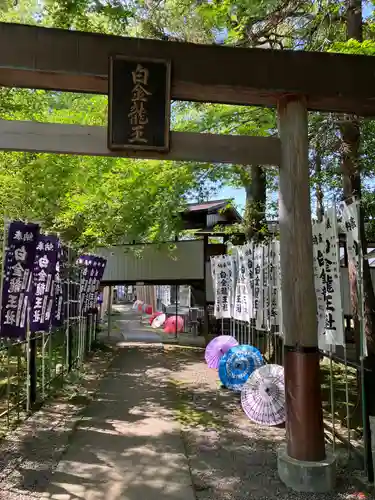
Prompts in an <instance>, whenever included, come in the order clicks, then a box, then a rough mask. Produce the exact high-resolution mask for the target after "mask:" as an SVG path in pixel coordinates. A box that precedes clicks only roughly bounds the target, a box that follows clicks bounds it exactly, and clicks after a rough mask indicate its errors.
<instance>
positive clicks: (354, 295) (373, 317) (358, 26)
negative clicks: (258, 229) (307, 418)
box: [340, 0, 375, 482]
mask: <svg viewBox="0 0 375 500" xmlns="http://www.w3.org/2000/svg"><path fill="white" fill-rule="evenodd" d="M346 16H347V20H346V22H347V33H346V34H347V39H352V38H353V39H355V40H358V41H359V42H362V40H363V30H362V1H361V0H347V1H346ZM340 132H341V138H342V156H341V168H342V178H343V191H344V198H345V200H346V202H347V203H350V202H351V201H352V197H354V196H355V197H356V198H357V199H360V198H361V170H360V160H359V147H360V140H361V132H360V125H359V122H358V120H357V119H356V118H355V117H353V116H345V117H344V119H343V120H342V121H341V123H340ZM359 235H360V239H361V246H362V252H363V255H365V254H366V253H367V241H366V235H365V224H364V214H363V210H362V207H360V208H359ZM348 273H349V286H350V299H351V305H352V314H353V320H354V335H355V343H356V351H357V355H358V354H359V353H360V352H361V345H360V340H361V339H360V320H359V312H360V311H359V307H360V305H361V304H359V300H358V289H357V280H358V276H357V270H356V268H355V266H354V265H353V263H352V262H350V260H349V262H348ZM362 280H363V298H362V300H363V303H364V318H363V321H364V334H365V338H366V342H367V351H368V356H367V358H366V360H365V367H366V368H367V369H369V371H367V370H366V371H365V375H364V380H363V384H364V390H365V401H363V400H362V398H361V404H362V406H363V405H365V408H364V409H365V415H366V421H365V422H364V430H365V434H364V440H365V444H366V448H365V449H366V457H365V460H366V464H367V475H368V479H369V481H370V482H373V480H374V471H373V457H372V452H371V448H372V445H371V441H373V440H374V436H372V435H371V433H370V423H371V424H372V425H373V424H374V420H375V396H374V394H375V380H374V367H375V329H374V327H375V294H374V287H373V284H372V279H371V274H370V266H369V262H368V260H364V261H363V276H362ZM358 378H360V377H358ZM360 382H361V383H362V380H361V381H360ZM358 388H360V386H358Z"/></svg>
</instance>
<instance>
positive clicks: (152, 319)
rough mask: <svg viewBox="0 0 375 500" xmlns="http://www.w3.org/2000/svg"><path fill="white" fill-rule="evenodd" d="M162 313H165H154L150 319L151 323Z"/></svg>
mask: <svg viewBox="0 0 375 500" xmlns="http://www.w3.org/2000/svg"><path fill="white" fill-rule="evenodd" d="M161 314H163V313H161V312H156V313H154V314H152V316H151V318H150V319H149V323H150V325H151V324H152V322H153V321H154V319H155V318H157V317H158V316H160V315H161Z"/></svg>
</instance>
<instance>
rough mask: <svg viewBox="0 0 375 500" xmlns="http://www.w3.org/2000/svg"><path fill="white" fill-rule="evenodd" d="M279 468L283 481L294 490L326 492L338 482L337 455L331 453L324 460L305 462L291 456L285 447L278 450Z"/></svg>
mask: <svg viewBox="0 0 375 500" xmlns="http://www.w3.org/2000/svg"><path fill="white" fill-rule="evenodd" d="M277 469H278V472H279V477H280V479H281V481H282V482H283V483H284V484H285V485H286V486H288V488H291V489H292V490H294V491H299V492H306V493H326V492H328V491H332V490H333V489H334V487H335V484H336V457H335V456H334V455H332V454H331V453H327V456H326V459H325V460H323V461H322V462H304V461H302V460H296V459H294V458H291V457H289V456H288V454H287V452H286V448H285V447H283V448H281V449H280V450H279V452H278V457H277Z"/></svg>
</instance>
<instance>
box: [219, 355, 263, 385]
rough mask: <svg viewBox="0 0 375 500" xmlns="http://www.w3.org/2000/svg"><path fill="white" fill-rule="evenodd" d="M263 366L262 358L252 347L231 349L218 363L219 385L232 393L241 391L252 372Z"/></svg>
mask: <svg viewBox="0 0 375 500" xmlns="http://www.w3.org/2000/svg"><path fill="white" fill-rule="evenodd" d="M263 364H264V360H263V357H262V355H261V353H260V351H258V349H256V348H255V347H253V346H252V345H238V346H234V347H231V348H230V349H229V351H227V352H226V354H224V356H223V357H222V358H221V360H220V363H219V377H220V380H221V383H222V384H223V385H224V386H225V387H227V388H228V389H231V390H232V391H238V392H239V391H241V389H242V386H243V384H244V383H245V382H246V381H247V379H248V378H249V377H250V375H251V374H252V373H253V371H254V370H256V369H257V368H259V367H260V366H262V365H263Z"/></svg>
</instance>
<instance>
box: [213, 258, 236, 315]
mask: <svg viewBox="0 0 375 500" xmlns="http://www.w3.org/2000/svg"><path fill="white" fill-rule="evenodd" d="M213 263H214V265H213ZM211 268H212V275H213V278H214V293H215V313H214V314H215V317H216V318H231V317H232V310H233V303H234V274H235V273H234V260H233V258H232V257H231V256H230V255H220V256H218V257H213V258H212V259H211Z"/></svg>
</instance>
